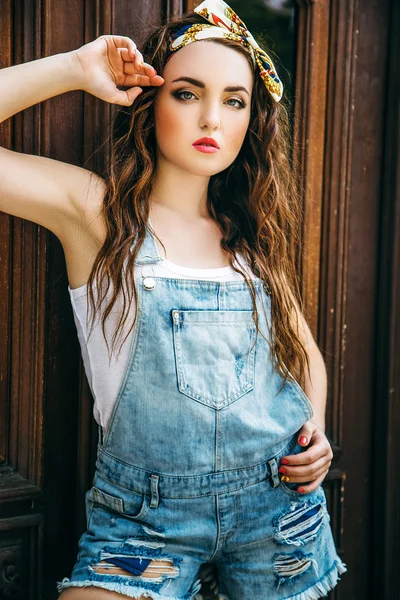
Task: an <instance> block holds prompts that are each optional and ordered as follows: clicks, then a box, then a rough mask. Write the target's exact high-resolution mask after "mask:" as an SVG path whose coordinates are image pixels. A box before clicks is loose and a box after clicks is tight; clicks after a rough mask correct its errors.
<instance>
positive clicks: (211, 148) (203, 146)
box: [192, 144, 219, 154]
mask: <svg viewBox="0 0 400 600" xmlns="http://www.w3.org/2000/svg"><path fill="white" fill-rule="evenodd" d="M192 146H193V148H196V150H199V152H204V153H205V154H215V152H218V150H219V148H216V147H215V146H208V145H206V144H192Z"/></svg>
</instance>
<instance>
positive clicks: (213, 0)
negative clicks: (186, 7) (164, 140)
mask: <svg viewBox="0 0 400 600" xmlns="http://www.w3.org/2000/svg"><path fill="white" fill-rule="evenodd" d="M194 11H195V12H196V13H198V14H199V15H201V16H202V17H204V18H205V19H206V20H207V21H209V22H210V23H212V25H209V24H208V23H204V24H203V23H196V24H194V25H185V26H184V27H182V28H181V29H179V30H178V31H176V32H175V33H174V35H173V37H172V39H171V41H170V44H169V47H168V52H167V62H168V60H169V59H170V58H171V56H172V54H173V52H176V51H177V50H179V49H180V48H183V46H186V44H190V43H191V42H196V41H201V40H205V39H207V38H218V37H219V38H227V39H230V40H234V41H236V42H239V43H241V44H242V45H243V46H245V47H246V48H247V49H248V50H249V51H250V53H251V56H252V59H253V64H254V66H256V65H257V66H258V68H259V71H260V77H261V79H262V80H263V82H264V85H265V87H266V88H267V90H268V91H269V93H270V94H271V96H272V97H273V98H274V100H275V101H276V102H279V100H280V99H281V98H282V94H283V84H282V82H281V80H280V79H279V77H278V75H277V74H276V70H275V67H274V63H273V62H272V60H271V58H270V57H269V56H268V54H267V53H266V52H265V50H263V49H262V48H260V46H259V45H258V44H257V42H256V40H255V39H254V37H253V36H252V35H251V33H250V32H249V31H248V29H247V27H246V25H245V23H243V21H242V20H241V19H240V17H239V16H238V15H237V14H236V13H235V12H234V11H233V10H232V9H231V7H230V6H228V4H226V2H224V0H204V2H202V3H201V4H199V6H197V7H196V8H195V9H194Z"/></svg>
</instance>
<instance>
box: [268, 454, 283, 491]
mask: <svg viewBox="0 0 400 600" xmlns="http://www.w3.org/2000/svg"><path fill="white" fill-rule="evenodd" d="M268 464H269V468H270V469H271V477H272V486H273V487H274V488H276V487H278V486H279V485H280V483H281V482H280V479H279V474H278V465H277V462H276V459H275V458H271V460H269V461H268Z"/></svg>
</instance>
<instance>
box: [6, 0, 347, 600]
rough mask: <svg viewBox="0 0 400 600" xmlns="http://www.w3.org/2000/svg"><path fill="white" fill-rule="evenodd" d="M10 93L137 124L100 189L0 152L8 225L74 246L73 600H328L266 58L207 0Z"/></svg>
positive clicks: (314, 384) (329, 566)
mask: <svg viewBox="0 0 400 600" xmlns="http://www.w3.org/2000/svg"><path fill="white" fill-rule="evenodd" d="M143 57H145V58H146V61H148V62H143ZM160 74H162V76H161V75H160ZM0 84H1V89H2V90H3V92H2V100H1V106H0V111H1V115H0V116H1V120H4V119H7V118H9V117H10V116H12V115H13V114H15V113H17V112H18V111H20V110H23V109H25V108H26V107H28V106H31V105H33V104H35V103H37V102H41V101H43V100H45V99H47V98H50V97H52V96H55V95H57V94H61V93H63V92H66V91H69V90H74V89H82V90H85V91H86V92H88V93H91V94H93V95H95V96H97V97H98V98H101V99H102V100H104V101H106V102H110V103H113V104H119V105H121V106H122V108H121V109H120V110H119V112H118V114H117V117H116V120H115V124H114V128H113V142H112V148H113V153H112V160H111V164H110V165H109V169H108V173H107V175H106V176H105V177H104V179H103V178H101V177H99V176H96V175H94V174H93V173H90V172H88V171H87V170H85V169H82V168H79V167H75V166H72V165H67V164H63V163H60V162H58V161H54V160H51V159H47V158H44V157H35V156H26V155H25V156H24V155H21V154H17V153H14V152H10V151H7V150H5V149H0V172H1V176H0V208H1V210H3V211H4V212H7V213H9V214H12V215H17V216H19V217H23V218H26V219H30V220H31V221H34V222H36V223H39V224H41V225H43V226H45V227H47V228H49V229H50V230H51V231H53V232H54V233H55V234H56V235H57V236H58V237H59V239H60V240H61V243H62V245H63V248H64V251H65V258H66V264H67V270H68V279H69V293H70V296H71V302H72V307H73V310H74V316H75V321H76V325H77V330H78V335H79V340H80V343H81V347H82V355H83V359H84V364H85V369H86V373H87V376H88V381H89V384H90V386H91V389H92V393H93V397H94V400H95V405H94V414H95V418H96V420H97V422H98V423H99V444H98V456H97V462H96V472H95V477H94V481H93V486H92V488H91V489H90V490H89V491H88V493H87V496H86V509H87V531H86V532H85V533H84V534H83V536H82V538H81V540H80V543H79V554H78V559H77V563H76V565H75V567H74V569H73V572H72V575H71V577H70V578H65V579H64V580H63V581H62V582H59V585H58V589H59V591H60V592H61V595H60V598H62V600H73V599H75V600H78V599H80V598H82V599H83V600H91V599H94V598H96V599H97V598H99V599H103V598H104V599H107V598H110V599H111V598H120V597H124V596H125V597H126V596H127V597H131V598H143V599H144V598H154V599H157V598H162V599H164V600H177V599H186V600H189V599H191V598H200V597H201V596H200V587H201V573H202V568H203V567H204V566H205V565H213V567H214V568H215V572H216V574H217V577H218V581H217V582H216V585H217V587H218V594H219V598H221V599H223V598H229V600H254V599H255V598H258V599H262V600H275V599H283V598H285V599H291V600H311V599H314V598H319V597H322V596H326V595H327V593H328V592H329V590H331V589H332V588H334V587H335V585H336V584H337V581H338V579H340V577H339V575H341V574H342V573H344V572H345V571H346V570H347V569H346V566H345V565H344V563H343V562H342V561H341V560H340V558H339V556H338V555H337V553H336V549H335V545H334V541H333V537H332V532H331V528H330V525H329V514H328V511H327V505H326V498H325V494H324V491H323V488H322V486H321V483H322V481H323V480H324V478H325V476H326V474H327V472H328V470H329V466H330V464H331V459H332V451H331V448H330V444H329V442H328V440H327V439H326V436H325V434H324V428H325V423H324V413H325V397H326V372H325V367H324V361H323V359H322V356H321V353H320V351H319V349H318V346H317V344H316V342H315V341H314V339H313V337H312V334H311V332H310V329H309V327H308V326H307V323H306V321H305V319H304V317H303V315H302V311H301V303H300V298H299V292H298V289H299V286H298V276H297V274H296V270H295V253H296V249H297V248H298V232H297V225H298V222H299V221H300V217H301V214H300V206H299V202H298V200H297V194H296V186H295V182H294V179H293V175H292V172H291V169H290V166H289V160H288V155H289V144H288V123H287V114H286V112H285V109H284V107H283V104H282V102H281V97H282V84H281V82H280V79H279V77H278V75H277V73H276V71H275V68H274V65H273V63H272V60H271V59H270V57H269V56H268V54H266V52H265V51H264V50H262V49H261V48H260V47H259V46H258V44H257V43H256V42H255V40H254V38H253V37H252V36H251V34H250V33H249V32H248V31H247V29H246V26H245V24H244V23H243V22H242V21H241V20H240V18H239V17H238V15H236V14H235V13H234V12H233V11H232V10H231V9H230V8H229V6H228V5H226V4H225V3H224V2H223V1H222V0H218V1H217V0H206V1H205V2H203V3H202V4H201V5H200V6H199V7H198V8H197V9H196V11H195V12H193V13H189V14H187V15H185V16H184V18H182V19H179V20H175V21H173V22H170V23H168V24H166V25H164V26H161V27H159V28H156V29H155V31H154V32H153V33H152V35H151V36H150V38H149V39H148V40H147V42H146V44H145V45H144V48H143V54H142V53H141V52H139V50H138V49H137V47H136V45H135V43H134V42H133V41H132V40H131V39H130V38H127V37H121V36H116V35H114V36H111V35H105V36H101V37H100V38H98V39H96V40H95V41H93V42H91V43H89V44H86V45H85V46H83V47H81V48H79V49H77V50H74V51H71V52H67V53H65V54H60V55H56V56H51V57H47V58H44V59H41V60H37V61H33V62H31V63H26V64H22V65H18V66H14V67H10V68H8V69H4V70H3V71H1V73H0ZM120 88H124V89H120ZM22 173H23V174H24V177H22V176H21V175H22Z"/></svg>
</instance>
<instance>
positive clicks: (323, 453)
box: [279, 421, 333, 494]
mask: <svg viewBox="0 0 400 600" xmlns="http://www.w3.org/2000/svg"><path fill="white" fill-rule="evenodd" d="M303 436H304V437H305V436H306V437H307V442H304V437H303ZM302 437H303V441H300V438H302ZM299 444H300V445H301V446H307V445H309V446H310V447H309V448H308V449H307V450H306V451H305V452H301V453H300V454H289V455H288V456H285V457H282V459H281V463H280V465H279V473H281V477H282V476H286V477H289V481H290V482H291V483H297V482H298V483H302V484H303V482H306V481H309V482H311V483H309V484H308V485H301V486H300V487H299V488H297V491H298V492H302V493H306V494H308V493H309V492H312V491H313V490H315V489H317V487H318V486H319V485H320V484H321V483H322V482H323V480H324V479H325V477H326V475H327V473H328V471H329V467H330V466H331V462H332V458H333V452H332V448H331V445H330V443H329V441H328V439H327V437H326V435H325V433H324V432H323V431H322V429H320V428H319V427H317V425H315V424H314V423H313V422H312V421H307V423H306V424H305V425H304V426H303V427H302V429H301V430H300V433H299ZM285 481H288V480H285Z"/></svg>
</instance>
